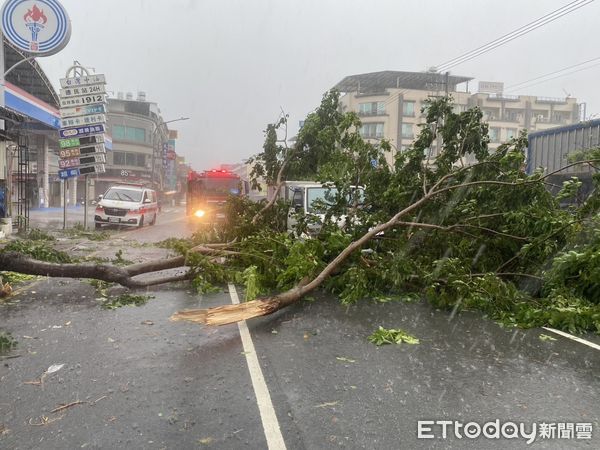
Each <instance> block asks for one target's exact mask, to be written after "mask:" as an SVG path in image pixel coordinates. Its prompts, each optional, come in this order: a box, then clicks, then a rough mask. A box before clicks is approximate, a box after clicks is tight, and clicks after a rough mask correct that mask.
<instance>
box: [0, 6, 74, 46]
mask: <svg viewBox="0 0 600 450" xmlns="http://www.w3.org/2000/svg"><path fill="white" fill-rule="evenodd" d="M32 3H33V5H32ZM0 25H1V27H2V32H3V34H4V36H6V38H7V39H8V41H9V42H10V43H11V44H13V45H14V46H15V47H16V48H17V49H19V50H21V51H23V52H26V53H29V54H31V55H34V56H48V55H53V54H54V53H57V52H59V51H60V50H62V49H63V48H64V47H65V46H66V45H67V43H68V42H69V39H70V38H71V21H70V20H69V16H68V15H67V12H66V11H65V9H64V8H63V7H62V5H61V4H60V3H59V2H58V1H57V0H36V1H35V2H31V1H29V0H8V1H7V2H6V3H5V4H4V6H3V8H2V22H1V23H0Z"/></svg>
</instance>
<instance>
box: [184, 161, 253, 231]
mask: <svg viewBox="0 0 600 450" xmlns="http://www.w3.org/2000/svg"><path fill="white" fill-rule="evenodd" d="M247 192H248V182H247V181H242V179H241V178H240V177H239V175H237V174H235V173H233V172H230V171H228V170H223V169H213V170H205V171H204V172H201V173H198V172H194V171H191V172H190V173H189V174H188V180H187V198H186V207H187V216H188V219H191V220H195V221H198V222H199V223H207V224H218V223H221V222H224V221H225V206H226V203H227V200H228V199H229V198H230V196H231V195H234V196H241V195H244V194H246V193H247Z"/></svg>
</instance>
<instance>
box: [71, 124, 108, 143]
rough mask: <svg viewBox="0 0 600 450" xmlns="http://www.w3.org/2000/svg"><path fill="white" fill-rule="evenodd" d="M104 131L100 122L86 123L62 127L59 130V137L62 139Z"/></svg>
mask: <svg viewBox="0 0 600 450" xmlns="http://www.w3.org/2000/svg"><path fill="white" fill-rule="evenodd" d="M105 131H106V128H105V126H104V125H102V124H97V125H86V126H81V127H72V128H62V129H61V130H59V133H60V137H61V138H63V139H66V138H74V137H82V136H90V135H92V134H102V133H104V132H105Z"/></svg>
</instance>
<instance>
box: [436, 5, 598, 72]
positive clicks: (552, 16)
mask: <svg viewBox="0 0 600 450" xmlns="http://www.w3.org/2000/svg"><path fill="white" fill-rule="evenodd" d="M593 1H594V0H575V1H572V2H571V3H568V4H567V5H565V6H563V7H561V8H558V9H556V10H554V11H552V12H550V13H548V14H546V15H544V16H542V17H540V18H539V19H536V20H534V21H533V22H529V23H528V24H526V25H523V26H522V27H520V28H517V29H516V30H513V31H511V32H510V33H507V34H505V35H503V36H500V37H499V38H497V39H494V40H493V41H490V42H488V43H487V44H484V45H482V46H480V47H477V48H476V49H474V50H471V51H469V52H467V53H464V54H462V55H460V56H458V57H456V58H453V59H450V60H448V61H446V62H444V63H442V64H440V65H439V66H437V70H438V71H439V72H444V71H447V70H448V69H450V68H451V67H454V66H457V65H459V64H462V63H464V62H466V61H469V60H471V59H473V58H476V57H477V56H480V55H482V54H484V53H487V52H489V51H491V50H493V49H495V48H497V47H500V46H501V45H504V44H506V43H508V42H510V41H512V40H514V39H516V38H518V37H521V36H523V35H525V34H528V33H530V32H532V31H533V30H535V29H537V28H540V27H541V26H543V25H547V24H549V23H551V22H553V21H555V20H556V19H559V18H560V17H562V16H564V15H566V14H569V13H571V12H573V11H576V10H578V9H579V8H582V7H584V6H586V5H588V4H590V3H592V2H593Z"/></svg>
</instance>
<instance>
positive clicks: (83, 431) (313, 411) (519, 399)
mask: <svg viewBox="0 0 600 450" xmlns="http://www.w3.org/2000/svg"><path fill="white" fill-rule="evenodd" d="M161 219H163V220H160V219H159V224H158V225H157V226H156V227H152V228H151V227H147V228H144V229H143V230H140V231H137V230H135V231H130V232H121V231H119V232H117V233H116V234H115V242H117V237H118V239H119V240H122V241H124V242H125V243H126V242H127V241H130V240H139V241H145V240H160V239H164V238H166V237H171V236H177V237H179V236H183V235H185V233H189V232H190V228H189V226H188V225H187V224H185V222H184V221H183V220H176V217H173V218H171V219H172V220H173V221H172V222H169V220H168V219H166V218H161ZM161 224H162V225H161ZM124 233H125V234H124ZM123 245H125V244H123ZM107 252H113V249H109V250H107ZM149 292H150V293H151V294H152V295H154V298H153V299H151V300H150V301H149V302H148V303H147V304H146V305H144V306H141V307H133V306H130V307H123V308H119V309H117V310H103V309H100V308H99V306H98V302H97V300H96V294H95V291H94V289H93V288H92V287H91V286H90V285H89V284H88V283H86V282H84V281H77V280H58V279H53V280H46V281H42V282H40V283H38V284H36V285H33V286H32V287H30V288H29V289H26V290H25V291H23V292H22V293H21V294H20V295H18V296H16V298H15V300H16V301H15V302H13V303H11V304H8V305H4V306H2V307H0V314H1V317H2V323H1V327H2V329H4V330H6V331H10V332H12V334H13V336H14V337H15V338H16V339H17V340H18V342H19V345H18V347H17V348H16V350H15V351H14V352H13V354H16V355H20V356H19V357H17V358H10V359H5V358H4V357H2V358H0V359H2V360H1V361H0V427H3V428H0V448H15V449H33V448H43V449H46V448H48V449H55V448H56V449H62V448H103V449H105V448H106V449H113V448H136V449H137V448H147V449H161V448H168V449H184V448H185V449H187V448H223V449H237V448H252V449H254V448H266V440H265V435H264V431H263V426H262V422H261V418H260V415H259V410H258V407H257V399H256V394H255V392H254V389H253V386H252V383H251V381H250V378H249V372H248V365H247V363H246V355H245V354H244V351H243V348H242V343H241V340H240V334H239V332H238V328H237V326H236V325H228V326H224V327H220V328H208V327H203V326H199V325H195V324H191V323H183V322H170V321H169V320H168V318H169V316H170V315H171V314H172V313H173V312H175V311H177V310H180V309H184V308H197V307H207V306H213V305H219V304H227V303H230V302H231V300H230V297H229V295H228V294H227V293H224V292H223V293H218V294H212V295H208V296H198V295H196V294H195V293H193V292H192V291H191V290H190V288H189V286H187V285H184V284H181V285H175V286H170V287H160V288H156V289H153V290H151V291H149ZM379 325H382V326H384V327H387V328H402V329H404V330H405V331H407V332H409V333H411V334H413V335H415V336H416V337H418V338H419V339H420V340H421V343H420V344H419V345H413V346H411V345H402V346H385V347H379V348H378V347H375V346H374V345H373V344H370V343H369V342H367V340H366V337H367V336H368V335H369V334H371V333H372V332H373V331H374V330H375V329H377V327H378V326H379ZM249 328H250V331H251V336H252V339H253V340H254V345H255V348H256V354H257V356H258V359H259V362H260V365H261V368H262V371H263V374H264V377H265V379H266V382H267V386H268V388H269V392H270V395H271V399H272V403H273V406H274V409H275V412H276V414H277V419H278V420H279V426H280V428H281V432H282V435H283V438H284V440H285V444H286V446H287V448H289V449H292V448H293V449H296V448H297V449H301V448H309V449H322V448H365V449H393V448H402V449H405V448H406V449H413V448H486V449H487V448H490V449H494V448H590V449H591V448H600V351H598V350H594V349H592V348H590V347H586V346H584V345H582V344H579V343H576V342H573V341H570V340H568V339H564V338H561V337H559V336H554V337H555V338H556V340H555V341H543V340H541V339H540V338H539V336H540V334H542V333H544V334H550V333H548V332H546V331H543V330H527V331H522V330H516V331H515V330H504V329H502V328H500V327H499V326H498V325H496V324H495V323H493V322H490V321H488V320H486V319H484V318H482V317H480V316H479V315H478V314H475V313H463V314H461V315H459V316H457V317H454V318H453V319H450V316H449V314H448V313H447V312H443V311H436V310H434V309H432V308H431V307H430V306H429V305H426V304H403V303H402V304H401V303H389V304H374V303H372V302H371V301H369V300H364V301H363V302H361V303H359V304H358V305H356V306H353V307H350V308H346V307H343V306H341V305H340V304H339V303H338V302H337V301H336V300H335V299H331V298H327V297H317V298H316V300H315V301H303V302H302V303H301V304H298V305H293V306H291V307H289V308H287V309H286V310H284V311H280V312H278V313H276V314H274V315H272V316H270V317H265V318H260V319H256V320H253V321H251V322H249ZM52 364H65V365H64V367H62V368H61V369H60V370H59V371H57V372H55V373H53V374H50V375H48V376H46V377H45V379H44V382H43V385H42V384H40V385H36V384H24V383H25V382H30V381H36V380H39V378H40V376H41V375H42V373H43V372H44V371H45V370H46V369H48V367H50V366H51V365H52ZM78 400H79V401H82V402H85V403H82V404H77V405H73V406H71V407H69V408H67V409H64V410H62V411H58V412H55V413H52V412H51V411H52V410H53V409H55V408H57V407H60V405H61V404H66V403H70V402H75V401H78ZM444 419H446V420H459V421H463V422H469V421H476V422H479V423H480V424H483V423H484V422H486V421H493V420H495V419H500V420H501V421H513V422H525V423H526V424H527V425H528V428H530V426H531V424H532V423H534V422H537V423H540V422H543V421H545V422H549V423H558V422H590V423H592V424H593V427H594V432H593V433H594V434H593V438H592V440H574V439H572V440H565V439H562V440H561V439H554V440H544V439H540V438H539V437H538V439H537V441H536V442H535V443H534V444H533V445H530V446H528V445H526V444H525V441H524V439H514V440H506V439H501V440H483V439H479V440H465V439H462V440H459V439H456V438H454V437H451V438H448V439H441V438H437V439H432V440H418V439H417V438H416V434H417V433H416V430H417V421H418V420H444ZM2 430H4V431H2ZM438 435H439V433H438Z"/></svg>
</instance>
